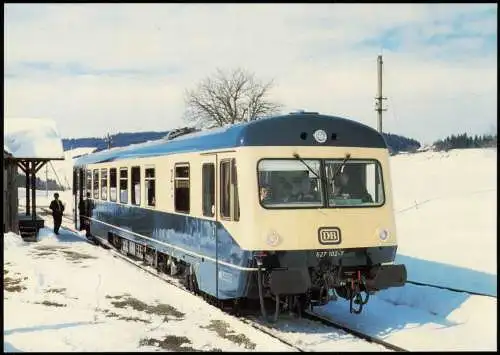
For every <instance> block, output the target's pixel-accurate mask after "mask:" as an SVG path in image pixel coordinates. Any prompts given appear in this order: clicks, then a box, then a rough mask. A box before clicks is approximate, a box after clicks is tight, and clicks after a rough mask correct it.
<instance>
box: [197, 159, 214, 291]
mask: <svg viewBox="0 0 500 355" xmlns="http://www.w3.org/2000/svg"><path fill="white" fill-rule="evenodd" d="M201 176H202V177H201V182H202V213H203V217H204V218H206V219H207V220H209V221H210V233H211V235H210V236H209V237H210V240H211V241H212V243H213V244H212V243H210V244H212V245H213V247H214V252H215V255H214V256H215V260H218V249H219V248H218V237H217V224H218V223H217V205H218V201H217V195H218V194H217V155H216V154H210V155H203V156H202V163H201ZM218 268H219V264H218V263H217V262H215V263H214V264H213V267H210V271H208V270H207V269H206V268H203V269H204V270H205V272H208V273H210V274H211V275H200V274H199V275H198V276H199V278H198V279H204V276H208V277H207V279H206V280H207V281H208V282H207V283H208V284H211V285H213V286H215V292H214V293H215V296H216V297H218V295H219V284H218V280H219V278H218V277H217V275H218ZM214 281H215V282H214ZM200 286H201V285H200ZM207 286H208V285H207ZM213 286H212V287H213ZM208 288H211V287H210V286H209V287H208Z"/></svg>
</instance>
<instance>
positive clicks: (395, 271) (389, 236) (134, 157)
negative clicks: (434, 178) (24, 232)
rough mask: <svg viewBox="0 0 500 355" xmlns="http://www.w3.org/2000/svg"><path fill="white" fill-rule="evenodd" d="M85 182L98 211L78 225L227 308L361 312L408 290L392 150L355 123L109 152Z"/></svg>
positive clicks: (95, 160) (249, 128) (332, 121)
mask: <svg viewBox="0 0 500 355" xmlns="http://www.w3.org/2000/svg"><path fill="white" fill-rule="evenodd" d="M74 181H75V182H76V183H75V185H74V197H75V203H78V202H79V201H80V200H81V199H84V198H85V196H86V195H87V193H89V194H90V199H91V200H92V209H91V211H90V212H89V211H87V212H85V213H83V215H82V216H77V215H75V223H76V224H77V227H78V224H79V220H80V219H79V217H82V218H83V219H86V220H87V221H89V222H90V223H89V229H90V230H89V232H90V234H91V235H92V236H94V237H96V238H97V239H99V240H100V241H101V242H103V243H110V244H112V245H113V246H114V247H116V248H119V249H122V250H123V251H125V252H128V253H129V254H132V255H135V256H137V257H141V258H144V260H145V261H147V262H149V263H150V264H152V265H155V266H156V267H157V268H159V269H161V270H163V271H166V272H169V273H171V274H175V273H181V274H182V275H184V276H186V280H187V281H188V283H189V285H190V287H192V288H196V290H198V291H201V292H203V293H204V294H207V295H210V296H212V297H215V298H217V299H219V300H229V299H230V300H239V299H246V298H248V299H260V302H261V305H262V306H263V305H264V299H269V298H273V299H275V300H277V301H276V302H277V304H278V300H280V299H281V301H282V302H284V304H285V305H288V307H289V308H291V307H292V306H291V305H292V304H294V305H295V306H297V307H299V308H301V309H302V308H304V307H306V306H308V305H319V304H325V303H326V302H328V301H329V300H331V299H334V298H335V297H336V295H337V296H340V297H343V298H346V299H350V300H351V311H353V308H352V307H353V306H352V301H353V300H354V302H355V303H358V304H360V305H362V304H363V303H365V302H366V299H363V297H361V293H362V292H365V293H366V294H368V293H373V292H376V291H378V290H381V289H385V288H389V287H394V286H401V285H403V284H404V283H405V281H406V270H405V268H404V265H392V263H393V261H394V258H395V255H396V249H397V240H396V230H395V220H394V213H393V203H392V190H391V176H390V172H389V151H388V149H387V146H386V144H385V141H384V138H383V137H382V136H381V135H380V134H379V133H378V132H377V131H375V130H374V129H372V128H370V127H367V126H365V125H362V124H360V123H357V122H354V121H351V120H348V119H343V118H339V117H333V116H326V115H321V114H318V113H306V112H301V113H294V114H289V115H283V116H276V117H271V118H266V119H262V120H257V121H252V122H248V123H244V124H236V125H233V126H229V127H224V128H218V129H213V130H207V131H201V132H195V133H188V134H185V135H181V136H178V137H175V138H172V139H162V140H158V141H153V142H147V143H143V144H138V145H132V146H128V147H124V148H115V149H110V150H106V151H101V152H98V153H95V154H89V155H86V156H83V157H81V158H79V159H78V160H77V161H76V162H75V170H74ZM341 185H342V186H341ZM349 186H350V187H349ZM75 210H77V209H75ZM82 211H83V210H82ZM295 306H294V307H295ZM354 308H355V307H354ZM354 311H356V310H354Z"/></svg>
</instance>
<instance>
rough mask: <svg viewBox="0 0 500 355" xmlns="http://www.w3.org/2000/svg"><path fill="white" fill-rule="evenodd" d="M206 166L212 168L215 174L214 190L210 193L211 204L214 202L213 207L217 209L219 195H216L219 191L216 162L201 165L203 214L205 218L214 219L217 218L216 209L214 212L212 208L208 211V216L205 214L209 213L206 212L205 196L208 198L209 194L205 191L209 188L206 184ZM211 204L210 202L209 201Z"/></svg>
mask: <svg viewBox="0 0 500 355" xmlns="http://www.w3.org/2000/svg"><path fill="white" fill-rule="evenodd" d="M205 166H207V167H211V168H212V172H213V177H212V183H211V184H210V185H211V187H212V188H213V191H209V193H210V192H211V200H212V201H211V202H212V205H211V206H213V207H215V205H216V203H215V202H216V198H217V194H216V192H217V191H216V190H217V176H216V172H217V170H216V164H215V163H214V162H205V163H203V164H202V165H201V212H202V214H203V216H204V217H210V218H213V217H215V213H216V210H215V208H214V209H213V210H212V207H210V211H208V213H207V214H206V213H205V212H207V211H206V210H205V196H207V193H206V191H205V188H206V187H207V184H206V183H205V170H204V168H205ZM209 202H210V201H209Z"/></svg>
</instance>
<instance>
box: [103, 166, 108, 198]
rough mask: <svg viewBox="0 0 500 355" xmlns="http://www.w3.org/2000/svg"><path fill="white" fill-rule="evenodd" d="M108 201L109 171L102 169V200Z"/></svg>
mask: <svg viewBox="0 0 500 355" xmlns="http://www.w3.org/2000/svg"><path fill="white" fill-rule="evenodd" d="M107 199H108V169H101V200H107Z"/></svg>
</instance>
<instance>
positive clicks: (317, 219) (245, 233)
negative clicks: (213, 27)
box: [86, 146, 397, 250]
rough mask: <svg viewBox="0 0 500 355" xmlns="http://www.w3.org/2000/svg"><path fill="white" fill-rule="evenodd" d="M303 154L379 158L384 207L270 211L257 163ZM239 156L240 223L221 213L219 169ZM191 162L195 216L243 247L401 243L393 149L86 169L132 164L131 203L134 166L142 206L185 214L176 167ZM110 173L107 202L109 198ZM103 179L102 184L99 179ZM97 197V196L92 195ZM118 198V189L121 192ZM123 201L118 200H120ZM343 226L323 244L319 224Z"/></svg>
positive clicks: (186, 158) (211, 155)
mask: <svg viewBox="0 0 500 355" xmlns="http://www.w3.org/2000/svg"><path fill="white" fill-rule="evenodd" d="M294 153H298V154H299V155H300V156H301V157H302V158H303V159H315V158H316V159H343V158H344V156H345V155H346V153H350V154H351V158H352V159H375V160H378V161H379V162H380V164H381V167H382V177H383V183H384V195H385V203H384V204H383V205H382V206H380V207H361V208H354V207H350V208H342V207H337V208H315V209H282V210H276V209H274V210H273V209H265V208H263V207H262V206H261V205H260V203H259V194H258V181H257V164H258V161H259V160H260V159H263V158H290V157H293V154H294ZM227 158H236V164H237V175H238V179H237V180H238V194H239V205H240V218H239V221H230V220H224V219H223V218H221V216H220V180H219V177H220V170H219V169H220V168H219V163H220V161H221V160H223V159H227ZM209 162H212V163H216V169H215V171H216V187H215V195H216V199H215V200H216V207H215V211H216V215H215V216H214V217H213V218H212V217H205V216H203V213H202V181H201V178H202V164H203V163H209ZM177 163H188V164H189V166H190V170H189V174H190V213H189V215H190V216H192V217H196V218H203V219H209V220H219V221H220V222H221V223H222V224H223V225H224V227H225V228H226V229H227V230H228V232H229V233H230V234H231V235H232V237H233V238H234V239H235V241H236V242H237V243H238V244H239V245H240V247H241V248H242V249H244V250H315V249H345V248H367V247H378V246H394V245H396V244H397V240H396V227H395V218H394V211H393V198H392V189H391V185H392V184H391V175H390V170H389V169H390V167H389V153H388V150H387V149H380V148H358V147H357V148H354V147H352V148H351V147H320V146H306V147H251V146H247V147H241V148H235V149H232V150H226V151H213V152H208V151H207V152H194V153H180V154H171V155H166V156H158V157H146V158H134V159H125V160H119V161H116V162H109V163H98V164H90V165H87V166H86V168H87V169H91V170H93V169H96V168H98V169H102V168H117V172H118V178H117V184H118V186H119V169H120V168H123V167H127V168H129V173H128V194H129V197H128V201H129V204H130V200H131V199H130V197H131V194H130V191H131V189H130V187H131V173H130V168H131V167H133V166H140V167H141V205H140V207H141V208H148V209H154V210H157V211H163V212H168V213H175V214H183V213H178V212H175V210H174V166H175V164H177ZM148 167H154V168H155V174H156V206H155V207H148V206H147V205H146V202H147V201H146V196H145V183H144V171H145V168H148ZM109 181H110V179H109V173H108V181H107V183H108V194H107V195H108V199H107V200H108V201H109ZM99 183H100V182H99ZM92 196H93V195H92ZM117 196H118V198H119V193H117ZM117 203H119V202H117ZM320 227H338V228H340V230H341V233H342V241H341V243H340V244H338V245H323V244H320V243H319V240H318V228H320ZM380 229H385V230H387V231H388V232H389V237H388V238H387V239H386V240H385V241H382V240H381V239H380V238H379V234H378V233H379V230H380ZM271 233H275V234H277V235H279V239H280V242H279V243H278V244H277V245H275V246H271V245H269V244H268V243H267V238H268V235H269V234H271Z"/></svg>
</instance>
